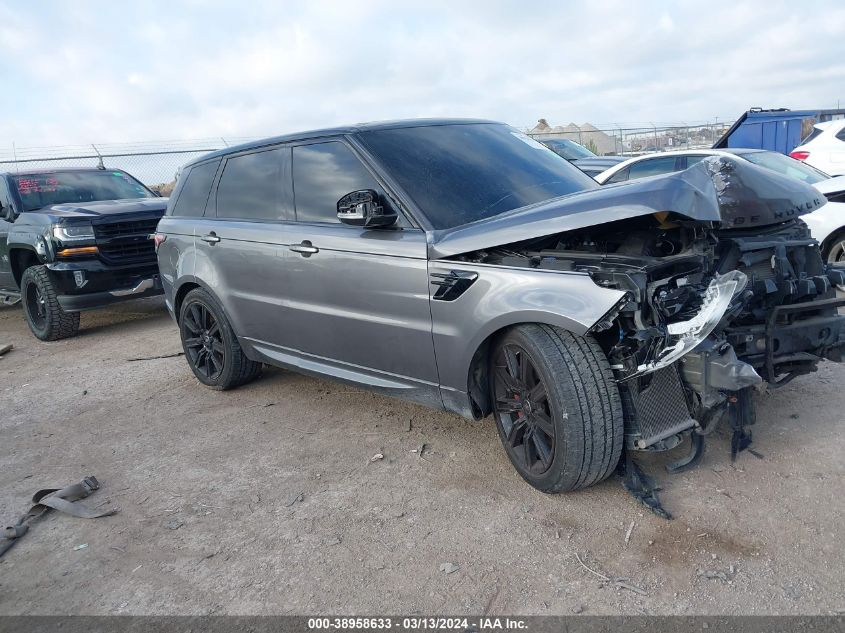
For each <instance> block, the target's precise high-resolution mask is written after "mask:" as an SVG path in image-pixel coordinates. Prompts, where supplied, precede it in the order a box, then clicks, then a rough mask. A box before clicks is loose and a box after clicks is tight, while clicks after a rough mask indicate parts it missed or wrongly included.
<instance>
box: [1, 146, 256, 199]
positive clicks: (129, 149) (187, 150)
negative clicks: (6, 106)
mask: <svg viewBox="0 0 845 633" xmlns="http://www.w3.org/2000/svg"><path fill="white" fill-rule="evenodd" d="M247 140H250V139H248V138H231V139H224V138H217V139H199V140H190V141H162V142H149V143H122V144H115V143H112V144H97V145H88V146H53V147H27V148H21V147H12V148H11V149H9V150H7V151H5V152H4V151H2V150H0V171H8V172H12V173H15V172H25V171H27V170H34V169H39V170H41V169H63V168H69V167H103V168H105V169H122V170H124V171H126V172H128V173H130V174H132V175H133V176H135V177H136V178H138V179H139V180H140V181H141V182H143V183H144V184H145V185H147V186H148V187H151V188H153V189H155V190H157V191H160V192H162V193H165V194H167V193H169V192H170V191H169V187H170V186H171V185H172V183H173V182H174V180H175V179H176V173H177V172H178V171H179V168H180V167H181V166H182V165H184V164H185V163H187V162H189V161H191V160H193V159H194V158H197V157H199V156H202V155H203V154H207V153H208V152H213V151H216V150H219V149H222V148H224V147H227V146H230V145H236V144H238V143H242V142H245V141H247Z"/></svg>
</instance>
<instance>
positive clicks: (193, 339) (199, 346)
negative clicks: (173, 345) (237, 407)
mask: <svg viewBox="0 0 845 633" xmlns="http://www.w3.org/2000/svg"><path fill="white" fill-rule="evenodd" d="M179 333H180V335H181V338H182V349H184V350H185V358H186V359H187V360H188V365H189V366H190V368H191V371H193V372H194V376H196V377H197V380H199V381H200V382H201V383H202V384H204V385H207V386H208V387H211V388H212V389H217V390H218V391H225V390H226V389H233V388H235V387H239V386H241V385H243V384H246V383H248V382H249V381H251V380H253V379H255V377H256V376H258V374H260V373H261V363H256V362H255V361H253V360H250V359H249V358H247V357H246V355H245V354H244V353H243V350H242V349H241V345H240V343H238V337H237V336H235V332H234V331H233V330H232V326H231V325H230V324H229V321H228V319H227V318H226V315H225V314H224V313H223V309H222V308H221V307H220V306H219V305H218V304H217V301H215V299H214V297H212V296H211V295H210V294H209V293H208V292H206V291H205V290H203V289H202V288H196V289H194V290H191V291H190V292H189V293H188V294H187V295H186V296H185V299H184V301H182V307H181V308H180V309H179Z"/></svg>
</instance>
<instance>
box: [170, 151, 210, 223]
mask: <svg viewBox="0 0 845 633" xmlns="http://www.w3.org/2000/svg"><path fill="white" fill-rule="evenodd" d="M218 165H220V161H219V160H215V161H212V162H210V163H203V164H202V165H197V166H196V167H192V168H191V171H189V172H188V173H187V174H185V175H184V176H183V178H184V179H185V182H184V184H183V185H182V190H181V191H180V192H179V197H178V198H177V199H176V204H175V205H174V206H173V209H172V211H171V212H170V215H181V216H202V215H203V214H204V213H205V203H206V202H208V194H209V193H211V183H212V182H213V181H214V174H216V173H217V166H218Z"/></svg>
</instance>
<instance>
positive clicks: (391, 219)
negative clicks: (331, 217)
mask: <svg viewBox="0 0 845 633" xmlns="http://www.w3.org/2000/svg"><path fill="white" fill-rule="evenodd" d="M337 219H338V220H340V221H341V222H343V223H344V224H351V225H352V226H363V227H365V228H373V227H377V226H392V225H394V224H396V219H397V216H396V212H395V211H393V210H392V209H390V208H388V207H385V205H383V204H380V200H379V195H378V194H377V193H376V192H375V191H373V190H372V189H361V190H360V191H353V192H351V193H347V194H346V195H345V196H343V197H342V198H341V199H340V200H338V201H337Z"/></svg>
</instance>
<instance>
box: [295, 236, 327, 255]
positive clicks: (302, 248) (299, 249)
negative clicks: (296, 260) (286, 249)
mask: <svg viewBox="0 0 845 633" xmlns="http://www.w3.org/2000/svg"><path fill="white" fill-rule="evenodd" d="M290 250H292V251H293V252H294V253H299V254H300V255H302V256H303V257H311V255H313V254H314V253H319V252H320V249H319V248H317V247H316V246H314V245H313V244H311V242H309V241H308V240H303V241H302V243H301V244H291V245H290Z"/></svg>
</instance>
